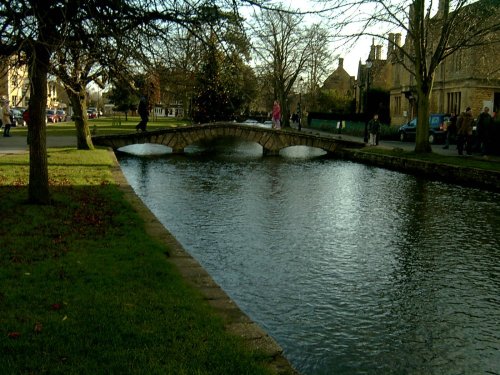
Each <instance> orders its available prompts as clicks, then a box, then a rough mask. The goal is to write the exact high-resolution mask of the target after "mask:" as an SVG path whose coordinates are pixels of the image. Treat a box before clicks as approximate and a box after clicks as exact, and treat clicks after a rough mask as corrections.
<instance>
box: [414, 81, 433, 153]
mask: <svg viewBox="0 0 500 375" xmlns="http://www.w3.org/2000/svg"><path fill="white" fill-rule="evenodd" d="M417 80H418V78H417ZM429 80H430V82H427V81H426V80H424V79H422V82H417V106H418V108H417V134H416V138H415V152H418V153H429V152H432V148H431V145H430V143H429V115H430V101H431V90H432V83H433V77H432V76H431V77H430V78H429Z"/></svg>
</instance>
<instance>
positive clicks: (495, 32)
mask: <svg viewBox="0 0 500 375" xmlns="http://www.w3.org/2000/svg"><path fill="white" fill-rule="evenodd" d="M324 2H325V3H326V4H338V2H337V1H336V0H333V1H330V0H325V1H324ZM435 5H436V3H435V2H433V1H432V0H409V1H386V0H359V1H354V2H352V3H349V4H346V6H345V8H344V11H343V12H342V14H341V13H340V12H337V14H336V15H335V19H336V22H337V24H338V25H347V24H350V25H351V27H353V25H355V24H357V25H358V26H359V28H358V30H357V31H352V33H351V34H346V35H345V36H346V37H350V38H358V37H359V36H360V35H371V36H375V37H378V38H380V39H384V40H388V33H389V32H393V31H394V30H397V31H401V30H402V31H403V32H404V33H406V43H405V44H404V45H403V46H398V45H394V47H395V49H396V51H395V53H394V54H393V59H394V62H396V63H398V64H401V65H402V66H403V67H404V68H405V69H406V70H407V71H408V72H409V73H410V74H411V76H412V77H413V79H414V82H415V87H414V89H415V94H416V97H417V116H418V119H419V121H418V126H417V135H416V143H415V151H416V152H422V153H425V152H430V151H431V146H430V144H429V141H428V134H429V112H430V99H431V93H432V88H433V84H434V77H435V74H436V70H437V69H438V67H439V66H440V64H441V63H442V62H443V61H444V60H445V59H446V58H447V57H450V56H451V55H453V54H455V53H457V52H459V51H461V50H467V49H469V48H471V47H474V46H480V45H493V44H495V43H499V42H500V33H499V31H500V23H498V18H499V17H500V3H499V2H498V1H497V0H480V1H477V2H474V1H471V0H454V1H451V0H440V1H439V3H438V8H437V9H436V7H435ZM351 30H352V29H351Z"/></svg>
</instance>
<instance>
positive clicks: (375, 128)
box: [368, 113, 380, 146]
mask: <svg viewBox="0 0 500 375" xmlns="http://www.w3.org/2000/svg"><path fill="white" fill-rule="evenodd" d="M368 131H369V132H370V145H371V146H376V145H377V138H378V133H379V132H380V121H379V119H378V113H375V114H374V115H373V118H372V119H371V120H370V121H369V122H368Z"/></svg>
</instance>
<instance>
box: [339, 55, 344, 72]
mask: <svg viewBox="0 0 500 375" xmlns="http://www.w3.org/2000/svg"><path fill="white" fill-rule="evenodd" d="M338 68H339V69H344V59H343V58H342V57H340V58H339V67H338Z"/></svg>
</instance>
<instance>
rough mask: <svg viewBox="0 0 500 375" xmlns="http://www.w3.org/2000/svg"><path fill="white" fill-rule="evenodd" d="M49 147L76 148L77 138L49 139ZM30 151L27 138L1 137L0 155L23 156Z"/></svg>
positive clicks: (16, 136)
mask: <svg viewBox="0 0 500 375" xmlns="http://www.w3.org/2000/svg"><path fill="white" fill-rule="evenodd" d="M47 147H76V136H56V137H47ZM28 151H29V148H28V144H27V143H26V137H23V136H19V135H12V136H11V137H3V136H1V135H0V154H22V153H24V152H28Z"/></svg>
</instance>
